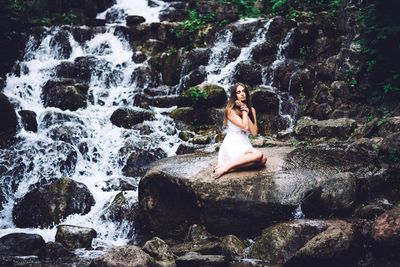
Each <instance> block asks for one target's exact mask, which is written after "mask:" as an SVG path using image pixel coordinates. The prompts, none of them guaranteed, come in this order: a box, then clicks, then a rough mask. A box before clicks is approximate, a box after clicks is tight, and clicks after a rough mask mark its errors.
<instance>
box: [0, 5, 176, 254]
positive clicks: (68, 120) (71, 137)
mask: <svg viewBox="0 0 400 267" xmlns="http://www.w3.org/2000/svg"><path fill="white" fill-rule="evenodd" d="M122 2H123V1H122ZM122 2H120V4H121V3H122ZM123 3H125V2H123ZM128 13H129V12H128ZM60 34H64V35H65V36H67V38H66V39H67V44H66V45H62V44H59V43H57V42H56V41H55V40H56V36H57V35H60ZM65 47H70V49H65ZM69 50H70V51H69ZM68 51H69V52H68ZM132 54H133V52H132V47H131V46H130V44H129V42H128V40H126V39H125V38H123V37H121V36H118V34H116V32H115V28H113V27H108V28H107V30H106V31H105V32H104V33H99V34H96V35H95V36H94V37H93V38H92V39H90V40H88V41H86V42H84V43H82V44H80V43H78V42H77V41H76V40H75V39H74V37H73V35H72V34H71V29H70V28H68V27H52V28H47V29H44V32H43V37H42V38H40V39H36V38H35V37H34V36H31V37H30V38H29V40H28V42H27V45H26V50H25V56H24V59H23V61H22V62H20V63H19V64H20V66H21V74H19V75H16V74H9V75H8V77H7V80H6V87H5V89H4V93H5V94H6V95H7V97H8V98H9V99H10V101H11V102H12V103H13V104H14V106H15V108H16V111H18V110H31V111H34V112H35V113H36V114H37V122H38V131H37V133H34V132H30V131H25V130H24V129H23V127H22V126H20V128H21V130H20V132H19V133H18V136H17V137H18V138H19V140H20V141H19V142H18V143H17V144H15V145H14V146H13V147H11V148H10V150H0V174H1V176H2V180H1V182H0V183H1V184H0V185H1V188H2V192H3V195H4V196H5V199H6V200H5V203H4V204H3V209H2V210H1V211H0V218H1V220H0V236H2V235H5V234H8V233H11V232H16V231H19V232H32V233H38V234H40V235H42V236H43V238H44V239H45V240H46V241H54V237H55V232H56V226H54V227H49V228H45V229H18V228H16V227H15V225H14V224H13V221H12V208H13V206H14V203H15V201H16V199H18V198H20V197H22V196H24V195H25V194H26V193H27V192H29V191H30V190H31V187H32V186H36V185H37V184H44V183H46V182H49V181H52V180H54V179H59V178H60V177H62V176H66V177H70V178H72V179H73V180H75V181H77V182H81V183H84V184H85V185H86V186H87V187H88V189H89V190H90V192H91V193H92V195H93V197H94V199H95V201H96V204H95V205H94V206H93V207H92V208H91V210H90V212H89V213H88V214H86V215H80V214H74V215H70V216H68V217H67V218H65V219H64V220H63V221H62V222H61V224H72V225H78V226H86V227H92V228H94V229H95V230H96V231H97V233H98V236H97V238H96V239H95V240H94V242H93V245H94V246H97V245H101V246H105V247H110V246H114V245H121V244H125V243H126V242H127V241H128V239H129V240H131V239H132V238H134V237H132V236H129V232H130V230H131V229H130V227H131V226H130V225H129V224H127V223H125V224H124V223H119V224H117V223H114V222H112V221H109V220H105V219H102V216H101V215H102V214H103V213H104V211H105V210H106V209H107V207H108V206H109V205H110V203H111V202H112V200H113V199H114V197H115V196H116V194H117V193H119V191H109V192H105V191H104V190H103V189H102V188H104V187H105V186H106V184H107V182H109V181H110V180H116V179H120V178H122V177H124V176H123V174H122V171H121V169H122V167H123V165H124V164H125V162H126V160H127V158H128V157H129V154H130V153H131V152H134V151H135V149H145V150H149V149H155V148H161V149H162V150H163V151H164V152H165V153H166V155H167V156H172V155H175V151H176V149H177V147H178V145H179V143H180V139H179V138H178V134H177V131H176V129H175V124H174V122H173V120H172V119H171V118H169V117H168V116H166V115H164V113H165V112H170V111H171V109H161V108H155V107H151V108H150V109H151V111H152V112H153V114H154V117H155V120H154V121H145V122H143V124H144V125H147V126H148V127H149V128H150V130H151V131H150V133H149V134H147V135H142V134H140V132H139V131H138V130H133V129H124V128H119V127H116V126H114V125H113V124H112V123H111V121H110V117H111V115H112V113H113V112H114V111H115V110H116V109H117V108H118V107H127V106H129V107H132V106H133V103H134V101H133V99H134V97H135V95H136V94H137V93H138V92H140V91H141V90H142V89H143V87H144V88H145V87H146V84H144V85H140V86H139V85H138V84H136V81H135V80H132V75H134V73H135V72H136V71H137V70H138V69H139V68H140V67H143V66H146V64H147V63H146V62H144V63H142V64H136V63H134V62H132V59H131V58H132ZM80 57H86V58H89V57H92V58H95V59H96V64H94V66H93V69H92V73H91V76H90V80H89V81H88V83H89V90H88V99H89V100H88V102H87V107H86V108H84V109H83V108H80V109H78V110H76V111H70V110H65V111H63V110H60V109H58V108H52V107H45V106H44V105H43V103H42V100H41V94H42V88H43V86H44V85H45V84H46V82H47V81H49V80H54V79H56V78H57V71H56V69H57V67H59V66H60V65H61V64H65V63H73V62H75V60H76V59H77V58H80ZM60 131H64V133H66V135H67V138H66V140H65V139H64V137H60V134H59V133H60ZM82 147H84V150H85V152H84V153H83V152H82ZM122 148H124V149H125V151H126V152H125V153H122V152H121V151H120V150H121V149H122ZM138 179H139V177H132V178H131V180H132V181H134V182H135V183H136V184H137V183H138ZM125 194H126V195H125V197H126V198H128V199H130V201H132V202H136V201H137V192H136V191H134V190H132V191H126V193H125Z"/></svg>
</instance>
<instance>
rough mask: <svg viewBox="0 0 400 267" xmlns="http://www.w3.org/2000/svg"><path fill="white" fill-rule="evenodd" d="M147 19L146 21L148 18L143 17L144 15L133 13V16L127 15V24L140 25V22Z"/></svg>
mask: <svg viewBox="0 0 400 267" xmlns="http://www.w3.org/2000/svg"><path fill="white" fill-rule="evenodd" d="M145 21H146V19H145V18H144V17H142V16H134V15H131V16H127V17H126V25H127V26H135V25H138V24H140V23H143V22H145Z"/></svg>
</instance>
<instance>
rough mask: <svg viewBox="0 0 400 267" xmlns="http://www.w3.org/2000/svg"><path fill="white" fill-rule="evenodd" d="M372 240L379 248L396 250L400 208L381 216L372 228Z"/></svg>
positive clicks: (399, 236)
mask: <svg viewBox="0 0 400 267" xmlns="http://www.w3.org/2000/svg"><path fill="white" fill-rule="evenodd" d="M372 238H373V240H374V241H375V242H376V243H377V244H378V245H380V246H381V247H384V248H388V249H394V250H397V249H398V247H399V245H400V208H398V207H396V208H394V209H391V210H389V211H386V212H385V213H383V214H381V215H380V216H379V217H378V218H376V219H375V221H374V224H373V226H372Z"/></svg>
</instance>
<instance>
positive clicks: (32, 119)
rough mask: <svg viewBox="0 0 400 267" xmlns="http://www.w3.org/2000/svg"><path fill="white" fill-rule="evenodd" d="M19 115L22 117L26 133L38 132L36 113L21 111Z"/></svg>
mask: <svg viewBox="0 0 400 267" xmlns="http://www.w3.org/2000/svg"><path fill="white" fill-rule="evenodd" d="M18 114H19V115H20V116H21V121H22V125H23V126H24V129H25V131H32V132H37V130H38V124H37V121H36V113H35V112H34V111H31V110H20V111H18Z"/></svg>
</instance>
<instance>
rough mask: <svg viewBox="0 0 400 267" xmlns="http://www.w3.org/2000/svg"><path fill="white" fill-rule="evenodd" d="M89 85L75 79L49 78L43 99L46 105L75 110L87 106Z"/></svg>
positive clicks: (43, 91)
mask: <svg viewBox="0 0 400 267" xmlns="http://www.w3.org/2000/svg"><path fill="white" fill-rule="evenodd" d="M88 89H89V87H88V86H87V85H86V84H83V83H75V81H74V80H65V79H64V80H61V81H52V80H49V81H48V82H47V83H46V84H45V85H44V87H43V90H42V95H41V97H42V99H43V104H44V106H45V107H56V108H59V109H62V110H67V109H69V110H71V111H75V110H77V109H79V108H86V101H87V91H88Z"/></svg>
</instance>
